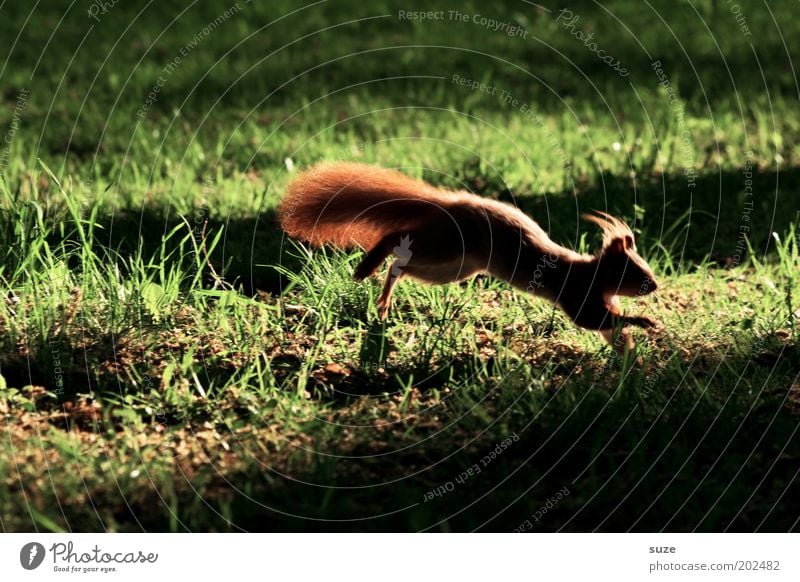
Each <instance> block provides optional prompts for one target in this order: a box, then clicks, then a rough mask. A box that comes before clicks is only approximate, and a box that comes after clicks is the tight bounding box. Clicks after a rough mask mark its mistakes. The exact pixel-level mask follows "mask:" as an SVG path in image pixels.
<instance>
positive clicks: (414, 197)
mask: <svg viewBox="0 0 800 582" xmlns="http://www.w3.org/2000/svg"><path fill="white" fill-rule="evenodd" d="M447 204H448V196H447V193H445V192H442V191H441V190H438V189H436V188H434V187H433V186H431V185H430V184H427V183H425V182H422V181H419V180H415V179H413V178H409V177H408V176H406V175H405V174H401V173H400V172H397V171H394V170H387V169H385V168H379V167H377V166H369V165H366V164H355V163H347V162H338V163H327V164H320V165H317V166H315V167H313V168H311V169H310V170H307V171H306V172H303V173H302V174H300V175H299V176H298V177H297V178H295V179H294V180H293V181H292V182H291V184H289V188H288V191H287V194H286V196H285V197H284V198H283V200H282V201H281V204H280V206H279V208H278V216H279V218H280V222H281V227H282V228H283V230H285V231H286V232H287V234H289V236H292V237H294V238H299V239H302V240H305V241H308V242H310V243H312V244H314V245H322V244H332V245H336V246H339V247H344V248H346V247H353V246H360V247H363V248H365V249H371V248H373V247H374V246H375V245H376V244H378V242H380V240H381V239H382V238H383V237H384V236H386V235H388V234H391V233H393V232H409V231H411V230H413V229H414V228H415V227H419V226H421V225H422V224H424V223H425V222H426V220H427V219H428V218H429V217H430V216H431V213H432V212H435V210H436V207H438V208H441V207H442V206H444V205H447Z"/></svg>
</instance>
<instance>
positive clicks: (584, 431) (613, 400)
mask: <svg viewBox="0 0 800 582" xmlns="http://www.w3.org/2000/svg"><path fill="white" fill-rule="evenodd" d="M59 4H61V5H59ZM733 6H734V5H733V4H732V3H730V2H726V1H723V0H719V1H711V0H705V1H702V0H695V1H690V2H681V3H680V4H679V5H676V4H675V3H673V2H666V1H659V2H651V3H639V2H634V1H629V2H625V1H618V2H610V3H604V6H600V5H598V4H596V3H595V2H589V1H574V2H572V5H571V6H569V7H567V8H565V7H564V6H563V5H557V4H552V3H542V4H541V5H540V4H535V3H530V2H525V1H509V2H503V3H499V2H498V3H482V2H477V1H474V2H473V1H467V2H459V3H444V2H437V3H436V5H435V6H433V5H432V4H431V3H430V2H427V3H423V2H404V3H396V2H389V1H387V0H380V1H377V2H370V3H368V2H351V1H345V0H330V1H327V2H325V1H322V2H316V3H310V4H307V5H303V4H299V3H295V2H288V1H276V2H263V3H262V2H255V1H252V2H251V1H246V0H240V1H239V2H233V0H230V1H227V2H226V1H221V2H202V3H200V2H193V3H188V2H184V3H180V2H175V1H165V2H159V3H158V4H157V5H156V3H150V4H147V5H146V6H145V5H142V6H138V5H137V6H134V5H133V3H125V2H119V3H111V2H107V3H105V5H104V4H102V3H92V2H81V3H77V4H68V3H52V4H51V3H47V5H46V6H45V5H44V3H42V4H38V3H37V4H36V5H35V6H29V5H27V4H26V3H4V4H0V39H1V40H0V62H1V63H2V64H0V99H2V100H3V106H2V107H1V108H0V173H1V174H2V177H1V178H0V294H1V295H2V300H1V301H0V331H1V332H2V333H0V412H2V415H3V418H4V425H3V431H2V440H0V443H1V444H0V476H2V481H0V526H2V530H3V531H32V530H36V531H75V532H77V531H142V530H146V531H243V530H244V531H308V530H311V531H386V530H391V531H396V530H400V531H420V530H424V531H472V530H480V531H515V530H516V531H520V530H523V531H543V532H544V531H546V532H549V531H595V530H597V531H627V530H632V531H661V530H666V531H693V530H697V531H722V530H726V531H727V530H731V531H754V530H757V531H788V530H798V529H800V482H798V473H799V472H800V435H798V434H797V432H798V427H800V344H798V340H799V339H800V324H799V321H800V268H799V267H800V226H798V225H799V224H800V102H799V101H798V99H799V98H800V89H799V88H798V87H800V84H799V83H798V81H797V78H796V76H795V68H796V66H795V63H796V62H797V59H798V57H800V53H799V52H798V50H797V44H796V43H794V42H792V41H791V39H796V38H797V37H798V35H800V20H798V19H797V18H796V17H795V14H794V13H795V12H796V9H795V7H793V6H791V5H790V4H789V3H783V2H768V3H759V2H751V1H747V0H738V4H735V8H734V7H733ZM420 11H422V12H423V14H420V13H419V12H420ZM428 12H431V13H432V14H428ZM322 160H328V161H330V160H351V161H359V162H366V163H375V164H379V165H383V166H388V167H394V168H398V169H400V170H401V171H403V172H405V173H407V174H409V175H412V176H415V177H419V178H424V179H426V180H428V181H429V182H431V183H434V184H436V185H438V186H442V187H445V188H452V189H466V190H469V191H472V192H474V193H476V194H480V195H482V196H487V197H491V198H495V199H499V200H503V201H507V202H512V203H514V204H516V205H517V206H519V207H520V208H522V209H523V210H525V211H526V212H527V213H529V214H530V215H531V216H532V217H533V218H534V219H535V220H536V221H537V222H539V224H541V225H542V227H543V228H545V230H547V231H548V233H550V235H551V237H552V238H553V239H554V240H556V241H558V242H560V243H561V244H564V245H565V246H568V247H570V248H575V249H578V250H582V251H586V252H591V251H593V250H595V249H596V248H597V247H598V245H599V243H600V233H599V231H598V229H597V228H596V227H595V226H593V225H591V224H589V223H586V222H583V221H581V220H580V214H581V213H582V212H588V211H590V210H592V209H599V210H605V211H607V212H610V213H612V214H614V215H616V216H619V217H621V218H623V219H625V220H626V221H628V222H629V223H630V224H632V225H633V226H634V230H635V232H636V237H637V245H638V248H639V251H640V253H641V254H642V255H643V256H644V257H645V258H646V259H647V260H648V262H649V264H650V265H651V266H652V267H653V268H654V270H655V272H656V274H657V276H658V279H659V282H660V288H659V291H658V292H657V293H655V294H653V295H649V296H647V297H642V298H635V299H630V300H628V301H627V302H626V303H625V307H626V309H629V310H630V311H633V312H640V313H643V314H646V315H648V316H650V317H653V318H655V319H657V320H659V321H660V322H661V323H662V324H663V325H662V327H660V328H659V329H658V330H655V331H637V332H636V333H635V337H636V340H637V353H636V354H632V355H628V356H627V357H623V356H618V355H616V354H615V353H614V352H613V351H611V350H610V349H609V348H608V346H606V345H605V344H604V342H603V341H602V340H601V338H599V337H598V336H597V335H595V334H591V333H589V332H586V331H583V330H579V329H577V328H575V327H574V326H573V324H572V323H571V322H570V321H569V319H568V318H566V317H565V316H564V315H563V314H562V313H561V312H560V311H556V310H554V309H553V307H552V306H551V305H550V304H548V303H547V302H545V301H543V300H542V299H540V298H537V297H535V296H533V295H527V294H524V293H521V292H519V291H515V290H512V289H511V288H510V287H509V286H508V285H506V284H504V283H501V282H498V281H496V280H493V279H491V278H488V277H478V278H476V279H473V280H470V281H467V282H464V283H462V284H457V285H456V284H454V285H445V286H437V287H431V286H424V285H421V284H419V283H417V282H415V281H413V280H410V279H408V280H403V281H402V282H401V283H400V284H399V285H398V288H397V290H396V294H395V299H394V304H393V310H392V312H391V313H390V316H389V319H388V321H386V322H385V323H383V322H381V321H380V320H379V319H378V317H377V314H376V307H375V300H376V299H377V295H378V293H379V290H380V285H381V281H380V278H379V277H376V278H374V279H370V280H368V281H366V282H364V283H356V282H354V281H353V279H352V272H353V269H354V267H355V265H356V264H357V263H358V261H359V258H360V254H361V253H359V252H347V253H345V252H342V251H337V250H334V249H328V248H322V249H312V248H309V247H307V246H304V245H302V244H300V243H298V242H296V241H293V240H290V239H288V238H286V237H285V236H284V235H283V233H282V232H281V230H280V227H279V225H278V224H277V219H276V211H275V209H276V207H277V205H278V203H279V201H280V199H281V196H282V194H283V192H284V188H285V186H286V184H287V183H288V182H289V180H290V179H291V178H292V176H293V175H296V173H297V172H299V171H301V170H303V169H305V168H307V167H309V166H310V165H312V164H314V163H316V162H318V161H322ZM637 357H638V358H639V359H638V361H637Z"/></svg>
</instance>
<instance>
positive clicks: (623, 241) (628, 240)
mask: <svg viewBox="0 0 800 582" xmlns="http://www.w3.org/2000/svg"><path fill="white" fill-rule="evenodd" d="M633 248H634V242H633V237H632V236H631V235H629V234H626V235H623V236H615V237H614V238H612V239H611V240H610V241H608V244H607V245H606V247H605V249H603V250H604V251H605V252H610V253H619V254H622V253H625V252H627V251H629V250H631V249H633Z"/></svg>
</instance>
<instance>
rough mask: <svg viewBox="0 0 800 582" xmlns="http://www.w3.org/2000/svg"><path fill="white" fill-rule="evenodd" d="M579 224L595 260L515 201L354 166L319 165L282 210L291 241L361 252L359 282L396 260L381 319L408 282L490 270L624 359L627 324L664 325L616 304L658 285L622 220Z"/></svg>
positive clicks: (300, 179)
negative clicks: (592, 233) (594, 232)
mask: <svg viewBox="0 0 800 582" xmlns="http://www.w3.org/2000/svg"><path fill="white" fill-rule="evenodd" d="M582 217H583V218H584V220H587V221H590V222H593V223H594V224H596V225H598V226H599V227H600V228H601V229H602V231H603V245H602V248H601V249H600V250H599V251H598V252H597V253H595V254H594V255H588V254H581V253H578V252H575V251H573V250H570V249H568V248H566V247H563V246H561V245H559V244H556V243H555V242H553V241H552V240H551V239H550V237H548V236H547V233H545V231H544V230H543V229H542V228H541V227H540V226H539V225H538V224H537V223H536V222H535V221H534V220H532V219H531V218H530V217H528V216H527V215H526V214H524V213H523V212H522V211H520V210H519V209H518V208H516V207H515V206H512V205H511V204H507V203H504V202H499V201H496V200H490V199H486V198H483V197H481V196H477V195H475V194H471V193H469V192H464V191H448V190H443V189H440V188H437V187H435V186H433V185H431V184H428V183H427V182H424V181H421V180H416V179H414V178H411V177H409V176H406V175H405V174H403V173H401V172H398V171H395V170H390V169H386V168H381V167H378V166H371V165H367V164H359V163H350V162H332V163H322V164H318V165H316V166H314V167H312V168H311V169H309V170H307V171H305V172H303V173H301V174H300V175H298V176H297V177H296V178H294V179H293V180H292V181H291V183H290V184H289V186H288V189H287V193H286V195H285V196H284V198H283V200H282V201H281V203H280V205H279V207H278V218H279V221H280V224H281V227H282V228H283V230H284V231H285V232H286V233H287V234H288V235H289V236H291V237H293V238H297V239H301V240H304V241H307V242H309V243H311V244H312V245H315V246H320V245H323V244H330V245H334V246H337V247H340V248H354V247H361V248H362V249H364V250H365V251H366V254H365V255H364V257H363V258H362V259H361V262H360V263H359V264H358V266H357V267H356V269H355V273H354V278H355V280H357V281H362V280H364V279H365V278H366V277H369V276H370V275H372V274H373V273H374V272H375V271H376V270H378V269H379V268H380V266H381V265H382V264H383V262H384V260H385V259H386V258H387V257H388V256H389V255H394V256H395V257H397V258H395V259H394V261H393V262H392V264H391V267H390V268H389V272H388V274H387V275H386V280H385V283H384V285H383V291H382V292H381V295H380V298H379V299H378V301H377V306H378V314H379V316H380V318H381V319H382V320H385V319H386V316H387V314H388V312H389V306H390V304H391V300H392V290H393V289H394V286H395V285H396V284H397V282H398V281H399V280H400V279H401V278H402V277H404V276H406V275H408V276H410V277H413V278H415V279H418V280H420V281H423V282H425V283H431V284H443V283H451V282H456V281H461V280H463V279H467V278H469V277H471V276H473V275H476V274H484V273H485V274H489V275H492V276H494V277H496V278H499V279H502V280H503V281H506V282H508V283H510V284H511V285H512V286H513V287H515V288H517V289H521V290H524V291H527V292H532V293H534V294H535V295H540V296H542V297H545V298H546V299H548V300H550V301H552V302H553V303H555V304H557V305H558V306H559V307H560V308H561V309H562V310H563V311H564V312H565V313H566V314H567V315H568V316H569V317H570V319H572V321H573V322H574V323H575V324H576V325H577V326H579V327H582V328H585V329H589V330H593V331H597V332H599V333H600V334H601V335H602V336H603V337H604V339H605V340H606V341H607V342H608V343H609V344H611V345H612V347H613V348H614V349H616V350H617V351H618V352H620V353H622V352H624V350H625V348H626V347H627V349H633V340H632V338H631V337H630V334H629V331H628V326H639V327H643V328H650V327H655V326H656V325H657V324H656V322H655V321H653V320H652V319H650V318H648V317H643V316H629V315H624V314H623V313H622V311H621V308H620V302H619V297H620V296H627V297H633V296H641V295H646V294H649V293H652V292H653V291H655V290H656V289H657V288H658V284H657V283H656V280H655V275H654V274H653V271H652V269H650V267H649V266H648V264H647V263H646V262H645V260H644V259H643V258H642V257H641V256H639V254H638V253H637V252H636V243H635V240H634V236H633V232H632V231H631V229H630V228H629V227H628V226H627V225H626V224H625V223H624V222H622V221H621V220H618V219H616V218H614V217H612V216H610V215H608V214H606V213H604V212H595V213H594V214H584V215H582ZM615 330H619V331H620V336H619V337H618V338H617V339H616V341H615V340H614V332H615ZM620 340H621V341H620Z"/></svg>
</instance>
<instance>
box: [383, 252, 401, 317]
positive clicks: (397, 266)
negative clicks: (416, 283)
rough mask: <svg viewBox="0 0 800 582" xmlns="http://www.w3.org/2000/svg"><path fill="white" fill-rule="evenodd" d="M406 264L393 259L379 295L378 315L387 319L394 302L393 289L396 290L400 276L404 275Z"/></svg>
mask: <svg viewBox="0 0 800 582" xmlns="http://www.w3.org/2000/svg"><path fill="white" fill-rule="evenodd" d="M404 265H405V262H404V261H402V260H400V259H395V260H394V261H392V265H391V267H389V272H388V273H386V281H384V283H383V291H381V296H380V297H378V316H379V317H380V318H381V319H386V316H387V315H388V314H389V307H390V306H391V304H392V291H394V286H395V285H396V284H397V282H398V281H399V280H400V277H402V276H403V269H402V267H403V266H404Z"/></svg>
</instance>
